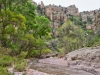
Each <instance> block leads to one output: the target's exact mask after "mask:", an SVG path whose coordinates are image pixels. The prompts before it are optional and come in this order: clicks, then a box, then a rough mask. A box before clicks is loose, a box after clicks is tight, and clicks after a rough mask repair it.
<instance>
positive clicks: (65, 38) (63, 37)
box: [58, 20, 84, 53]
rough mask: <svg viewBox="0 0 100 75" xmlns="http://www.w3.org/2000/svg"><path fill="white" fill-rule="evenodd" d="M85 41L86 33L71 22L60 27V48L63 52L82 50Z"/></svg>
mask: <svg viewBox="0 0 100 75" xmlns="http://www.w3.org/2000/svg"><path fill="white" fill-rule="evenodd" d="M83 41H84V31H83V30H82V29H81V28H80V27H78V26H75V25H74V24H73V23H72V22H71V21H70V20H68V21H67V22H65V23H64V24H63V25H62V27H60V29H59V43H58V48H59V49H60V50H61V51H62V50H63V51H64V52H65V53H66V52H70V51H73V50H75V49H78V48H81V47H82V46H83V44H84V42H83Z"/></svg>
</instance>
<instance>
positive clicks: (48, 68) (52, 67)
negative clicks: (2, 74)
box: [15, 47, 100, 75]
mask: <svg viewBox="0 0 100 75" xmlns="http://www.w3.org/2000/svg"><path fill="white" fill-rule="evenodd" d="M15 75H22V72H16V73H15ZM26 75H100V47H93V48H82V49H79V50H75V51H73V52H70V53H68V54H66V56H65V57H64V58H58V57H50V58H45V59H39V60H38V61H35V60H32V61H31V62H30V63H29V68H28V69H27V71H26Z"/></svg>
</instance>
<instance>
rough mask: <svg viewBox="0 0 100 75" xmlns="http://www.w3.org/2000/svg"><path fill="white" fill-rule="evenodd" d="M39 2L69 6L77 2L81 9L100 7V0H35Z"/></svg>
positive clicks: (76, 4)
mask: <svg viewBox="0 0 100 75" xmlns="http://www.w3.org/2000/svg"><path fill="white" fill-rule="evenodd" d="M33 1H35V2H37V3H39V2H41V1H43V3H44V4H45V5H49V4H54V5H61V6H64V7H68V6H70V5H73V4H75V6H76V7H78V9H79V11H80V12H82V11H91V10H95V9H99V8H100V0H33Z"/></svg>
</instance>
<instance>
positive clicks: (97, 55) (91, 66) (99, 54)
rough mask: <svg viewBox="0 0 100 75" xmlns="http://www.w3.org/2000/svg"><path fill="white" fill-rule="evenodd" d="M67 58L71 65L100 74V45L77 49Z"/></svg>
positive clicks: (95, 74)
mask: <svg viewBox="0 0 100 75" xmlns="http://www.w3.org/2000/svg"><path fill="white" fill-rule="evenodd" d="M65 58H66V60H67V62H68V65H69V67H72V68H76V69H79V70H84V71H87V72H90V73H92V74H94V75H100V47H93V48H88V47H87V48H82V49H79V50H75V51H73V52H70V53H68V54H67V55H66V57H65Z"/></svg>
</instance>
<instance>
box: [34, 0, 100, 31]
mask: <svg viewBox="0 0 100 75" xmlns="http://www.w3.org/2000/svg"><path fill="white" fill-rule="evenodd" d="M33 3H34V4H35V5H36V6H37V13H38V15H46V16H47V17H48V18H49V19H50V21H51V24H50V26H51V28H52V29H53V31H52V32H55V30H56V29H57V28H59V27H60V26H61V25H62V24H63V23H64V22H65V21H66V20H67V19H68V18H69V17H70V16H78V17H81V18H82V21H83V22H86V23H87V26H86V28H87V29H92V25H93V21H94V20H95V16H96V15H97V14H98V13H99V12H100V9H97V10H93V11H83V12H79V10H78V8H77V7H76V6H75V5H70V6H68V7H62V6H60V5H59V6H56V5H54V4H53V5H51V4H49V5H47V6H45V4H44V3H43V2H42V1H41V2H40V4H37V3H36V2H33Z"/></svg>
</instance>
